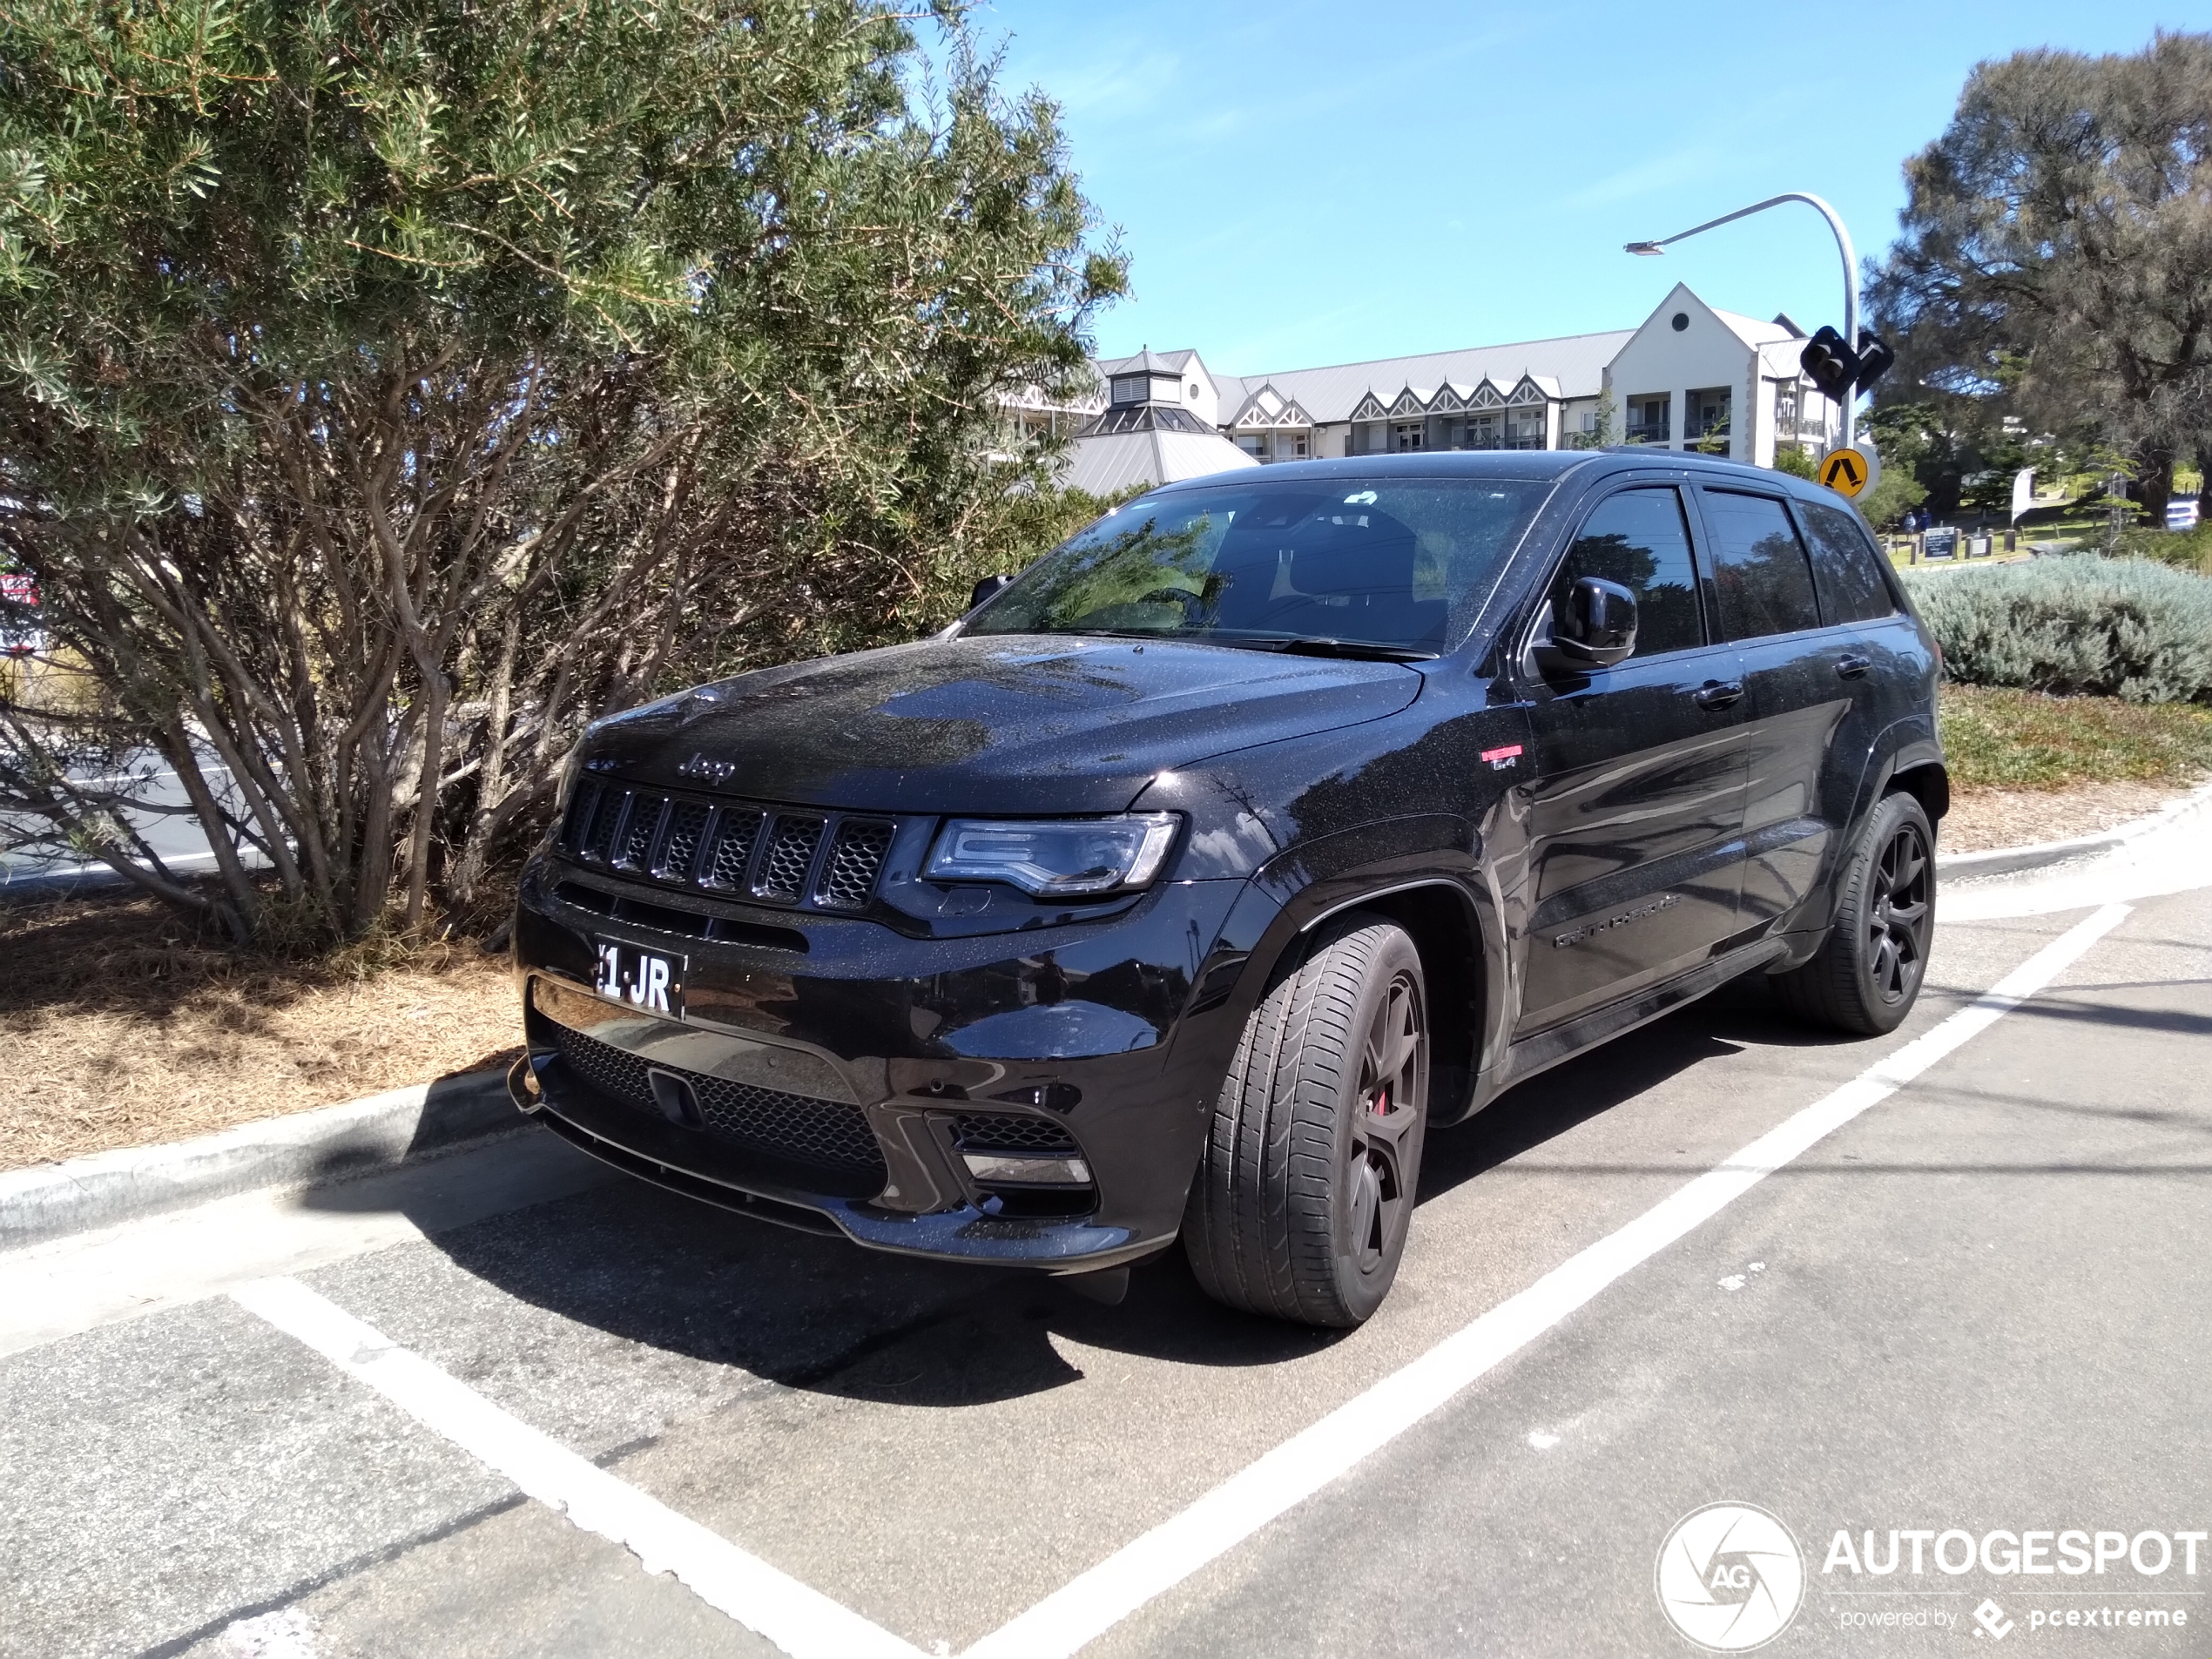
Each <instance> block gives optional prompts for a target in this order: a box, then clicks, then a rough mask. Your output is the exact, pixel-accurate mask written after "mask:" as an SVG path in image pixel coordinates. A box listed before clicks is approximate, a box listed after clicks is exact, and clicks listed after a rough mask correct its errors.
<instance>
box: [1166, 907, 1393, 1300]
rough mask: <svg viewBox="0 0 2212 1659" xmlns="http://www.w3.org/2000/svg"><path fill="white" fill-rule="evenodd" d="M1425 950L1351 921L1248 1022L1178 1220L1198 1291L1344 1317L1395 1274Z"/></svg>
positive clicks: (1326, 937) (1389, 931)
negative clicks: (1183, 1209)
mask: <svg viewBox="0 0 2212 1659" xmlns="http://www.w3.org/2000/svg"><path fill="white" fill-rule="evenodd" d="M1428 1058H1429V1051H1428V1005H1427V989H1426V981H1425V980H1424V978H1423V976H1422V974H1421V959H1420V952H1419V951H1418V950H1416V949H1415V948H1413V941H1412V940H1411V939H1410V938H1408V937H1407V936H1406V934H1405V933H1404V932H1403V931H1402V930H1401V929H1399V927H1395V926H1393V924H1391V923H1389V922H1387V921H1380V920H1378V919H1376V918H1374V917H1372V916H1366V917H1363V916H1352V917H1348V918H1346V919H1345V921H1342V922H1340V923H1338V924H1336V925H1335V926H1333V927H1331V929H1330V930H1329V931H1328V932H1327V933H1325V934H1323V935H1322V937H1321V938H1320V939H1319V940H1318V941H1316V943H1315V944H1314V947H1313V948H1312V951H1311V952H1310V953H1309V954H1308V955H1307V956H1306V959H1305V962H1304V963H1303V964H1302V965H1301V966H1300V967H1299V968H1298V971H1297V972H1296V973H1294V974H1291V975H1290V976H1289V977H1287V978H1285V980H1284V981H1282V982H1281V983H1280V984H1278V985H1277V986H1276V987H1275V988H1273V989H1272V990H1271V991H1270V992H1269V993H1268V994H1267V995H1266V996H1265V998H1264V999H1263V1000H1262V1001H1261V1002H1260V1005H1259V1006H1258V1008H1255V1009H1253V1010H1252V1015H1251V1019H1250V1020H1249V1021H1247V1022H1245V1026H1244V1037H1243V1039H1242V1041H1240V1042H1238V1047H1237V1057H1236V1059H1235V1061H1234V1062H1232V1063H1231V1066H1230V1069H1229V1076H1227V1078H1226V1079H1224V1082H1223V1083H1222V1086H1221V1095H1220V1097H1219V1098H1218V1099H1217V1101H1216V1103H1215V1105H1214V1112H1213V1120H1212V1123H1211V1129H1210V1132H1209V1134H1208V1136H1207V1143H1206V1151H1205V1156H1204V1158H1203V1159H1202V1160H1201V1161H1200V1163H1199V1166H1198V1175H1197V1180H1196V1181H1195V1182H1193V1183H1192V1184H1191V1189H1190V1202H1189V1204H1188V1206H1187V1208H1186V1211H1185V1213H1184V1226H1183V1243H1184V1251H1185V1252H1186V1253H1187V1254H1188V1255H1189V1256H1190V1265H1191V1269H1192V1271H1194V1272H1196V1273H1197V1278H1198V1283H1199V1284H1200V1285H1202V1286H1203V1287H1204V1290H1205V1291H1206V1294H1207V1295H1209V1296H1211V1297H1212V1298H1215V1299H1216V1300H1217V1301H1219V1302H1224V1303H1226V1304H1227V1305H1229V1306H1231V1307H1234V1308H1242V1309H1244V1310H1245V1311H1246V1312H1251V1313H1264V1314H1268V1315H1270V1316H1271V1317H1273V1318H1280V1319H1294V1320H1298V1321H1299V1322H1301V1323H1304V1324H1306V1325H1331V1326H1339V1327H1341V1326H1349V1325H1359V1324H1360V1323H1361V1322H1363V1321H1364V1320H1365V1319H1366V1318H1367V1317H1368V1316H1369V1315H1370V1314H1372V1313H1373V1312H1374V1311H1375V1310H1376V1308H1378V1307H1379V1306H1380V1305H1382V1299H1383V1298H1384V1296H1385V1295H1386V1294H1387V1293H1388V1292H1389V1290H1390V1286H1391V1283H1392V1281H1393V1279H1394V1278H1396V1277H1397V1273H1398V1263H1399V1257H1400V1256H1401V1255H1402V1254H1403V1253H1404V1251H1405V1248H1406V1231H1407V1228H1408V1226H1409V1224H1411V1222H1412V1219H1413V1194H1414V1190H1415V1187H1416V1185H1417V1184H1418V1183H1419V1181H1420V1164H1421V1147H1422V1143H1423V1140H1424V1137H1425V1131H1426V1127H1427V1112H1428Z"/></svg>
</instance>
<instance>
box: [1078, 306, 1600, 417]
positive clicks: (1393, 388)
mask: <svg viewBox="0 0 2212 1659" xmlns="http://www.w3.org/2000/svg"><path fill="white" fill-rule="evenodd" d="M1633 334H1635V330H1634V329H1631V328H1617V329H1611V330H1608V331H1607V332H1606V333H1603V334H1563V335H1561V336H1560V337H1558V338H1557V339H1554V340H1528V341H1521V342H1519V343H1518V344H1514V345H1510V346H1474V347H1468V348H1467V349H1465V350H1463V351H1440V352H1424V353H1422V354H1420V355H1419V356H1415V357H1385V358H1380V359H1378V360H1377V361H1373V362H1366V363H1339V364H1337V365H1335V366H1334V367H1332V368H1293V369H1285V370H1280V371H1276V372H1271V373H1269V374H1245V375H1234V374H1216V375H1215V376H1214V377H1213V380H1214V384H1215V386H1216V387H1217V388H1219V389H1220V392H1221V396H1222V407H1223V408H1236V407H1238V405H1240V404H1242V403H1243V402H1244V399H1245V398H1246V397H1247V396H1248V395H1250V394H1251V392H1253V391H1256V390H1258V388H1260V387H1261V386H1272V387H1273V388H1275V389H1276V390H1277V391H1278V392H1279V393H1281V394H1282V395H1284V396H1285V397H1288V398H1295V399H1296V400H1297V401H1298V403H1299V404H1300V405H1302V406H1303V407H1304V408H1305V410H1306V411H1307V412H1308V413H1309V414H1310V415H1312V417H1313V418H1314V420H1315V421H1324V422H1333V421H1350V420H1355V419H1356V420H1379V419H1381V418H1382V417H1381V415H1379V414H1377V415H1354V414H1353V411H1354V409H1356V408H1359V406H1360V405H1361V403H1362V402H1363V401H1365V400H1366V398H1367V396H1368V395H1369V394H1370V393H1372V394H1374V395H1375V396H1376V397H1377V398H1378V399H1379V400H1381V401H1382V403H1383V404H1384V405H1385V406H1387V404H1388V403H1389V402H1390V401H1393V399H1395V398H1396V397H1397V395H1398V394H1399V392H1401V391H1402V390H1404V389H1405V388H1407V387H1413V388H1417V389H1419V390H1420V392H1421V394H1422V395H1423V397H1424V398H1426V397H1428V396H1429V395H1432V394H1433V393H1434V392H1435V391H1436V390H1437V389H1438V388H1441V387H1445V386H1450V387H1453V388H1456V389H1457V390H1458V391H1459V394H1460V396H1461V397H1462V398H1464V399H1466V400H1467V401H1469V402H1473V401H1475V398H1476V395H1477V394H1478V392H1479V388H1480V386H1481V383H1482V382H1483V381H1486V380H1490V381H1496V382H1497V384H1498V385H1499V386H1500V387H1501V397H1502V396H1503V395H1505V394H1506V393H1508V392H1510V391H1511V390H1512V388H1514V387H1515V386H1517V385H1519V384H1520V383H1521V377H1522V376H1523V375H1533V376H1534V377H1535V378H1536V379H1537V381H1539V383H1540V384H1545V385H1546V386H1547V389H1548V390H1549V391H1550V395H1552V396H1554V397H1566V398H1574V397H1595V396H1596V395H1597V394H1598V388H1599V386H1600V385H1601V384H1602V379H1603V375H1604V370H1605V366H1606V365H1607V364H1608V363H1609V362H1611V361H1613V356H1614V354H1615V353H1616V352H1618V351H1619V350H1620V349H1621V347H1623V346H1625V345H1627V344H1628V343H1629V338H1630V336H1631V335H1633ZM1170 355H1172V354H1170ZM1099 367H1100V368H1101V370H1102V371H1105V372H1110V367H1109V365H1107V364H1103V363H1102V364H1101V365H1099Z"/></svg>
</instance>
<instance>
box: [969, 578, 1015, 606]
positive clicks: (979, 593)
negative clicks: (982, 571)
mask: <svg viewBox="0 0 2212 1659" xmlns="http://www.w3.org/2000/svg"><path fill="white" fill-rule="evenodd" d="M1013 580H1014V578H1013V577H1010V576H987V577H984V578H983V579H982V580H981V582H978V583H976V584H975V590H974V592H973V593H971V594H969V595H968V609H969V610H974V609H975V607H976V606H977V605H980V604H982V603H983V601H984V600H986V599H988V598H991V597H994V596H995V595H996V594H997V592H998V591H999V590H1000V589H1001V588H1003V587H1005V586H1006V585H1007V583H1009V582H1011V581H1013Z"/></svg>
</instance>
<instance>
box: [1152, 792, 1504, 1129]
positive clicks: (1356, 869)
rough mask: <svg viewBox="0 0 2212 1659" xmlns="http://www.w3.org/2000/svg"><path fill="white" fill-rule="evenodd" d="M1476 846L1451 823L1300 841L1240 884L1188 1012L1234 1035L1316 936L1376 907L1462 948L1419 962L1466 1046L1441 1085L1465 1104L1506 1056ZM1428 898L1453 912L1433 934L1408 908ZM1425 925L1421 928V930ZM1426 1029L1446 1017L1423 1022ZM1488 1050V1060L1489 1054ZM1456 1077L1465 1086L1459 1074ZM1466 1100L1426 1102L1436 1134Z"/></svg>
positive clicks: (1499, 971) (1443, 819)
mask: <svg viewBox="0 0 2212 1659" xmlns="http://www.w3.org/2000/svg"><path fill="white" fill-rule="evenodd" d="M1482 851H1483V849H1482V838H1481V835H1480V832H1479V831H1478V830H1477V829H1476V827H1475V826H1474V825H1473V824H1472V823H1470V822H1469V821H1468V820H1467V819H1464V818H1461V817H1460V816H1458V815H1457V814H1454V813H1422V814H1418V815H1413V816H1409V817H1404V818H1395V819H1382V820H1380V821H1378V822H1376V823H1372V824H1365V825H1361V826H1358V827H1356V828H1353V829H1349V830H1341V831H1339V832H1336V833H1333V834H1330V835H1325V836H1319V837H1317V838H1315V839H1314V840H1310V841H1302V842H1299V843H1298V844H1297V845H1295V846H1291V847H1289V848H1287V849H1285V851H1284V852H1281V853H1278V854H1276V855H1275V856H1274V857H1272V858H1271V859H1269V860H1267V862H1266V863H1264V865H1262V866H1261V867H1259V869H1258V870H1257V871H1255V872H1254V873H1253V874H1252V875H1251V878H1250V880H1248V881H1247V882H1246V884H1245V887H1244V891H1243V892H1242V893H1240V894H1238V897H1237V900H1236V902H1235V903H1234V904H1233V905H1232V906H1231V908H1230V913H1229V916H1228V918H1227V919H1226V920H1225V921H1224V922H1223V924H1222V927H1221V930H1220V933H1219V935H1218V936H1217V940H1216V941H1215V945H1214V948H1213V950H1212V951H1211V953H1209V956H1208V961H1207V962H1206V964H1205V967H1204V970H1203V971H1202V973H1201V974H1200V976H1199V979H1198V982H1197V989H1196V990H1195V992H1194V993H1193V997H1192V1001H1191V1003H1190V1008H1189V1012H1190V1013H1192V1014H1197V1013H1201V1012H1211V1011H1215V1010H1218V1011H1219V1012H1220V1013H1221V1014H1222V1015H1226V1016H1227V1022H1228V1023H1229V1024H1230V1026H1231V1028H1232V1029H1233V1030H1235V1031H1236V1032H1238V1033H1241V1032H1242V1030H1243V1028H1244V1022H1245V1021H1246V1020H1248V1019H1250V1018H1251V1012H1252V1010H1253V1009H1254V1008H1257V1007H1258V1004H1259V1002H1260V1000H1261V999H1262V998H1263V997H1264V995H1266V994H1267V992H1268V991H1269V990H1271V988H1273V987H1274V986H1275V985H1276V984H1277V983H1278V981H1280V979H1281V978H1282V976H1283V975H1284V974H1285V973H1288V972H1291V971H1294V970H1295V969H1296V968H1297V967H1298V964H1299V963H1300V962H1302V961H1305V954H1306V951H1307V949H1308V948H1310V947H1311V945H1312V941H1313V939H1314V937H1315V936H1316V934H1318V932H1319V930H1320V929H1321V927H1323V926H1324V925H1325V923H1326V922H1328V921H1330V920H1331V919H1332V917H1336V916H1339V915H1342V914H1345V912H1347V911H1352V910H1357V909H1359V908H1362V907H1369V906H1379V907H1383V908H1386V909H1387V910H1390V911H1391V912H1393V914H1395V915H1396V916H1397V918H1398V919H1399V920H1400V921H1406V922H1409V923H1410V927H1409V930H1410V931H1414V932H1415V933H1416V934H1417V936H1418V935H1420V934H1426V935H1427V938H1428V941H1430V942H1431V944H1432V945H1433V944H1434V943H1435V942H1437V941H1444V940H1451V939H1462V940H1467V939H1471V940H1472V941H1473V942H1474V951H1473V954H1472V957H1471V959H1464V953H1462V959H1459V960H1454V959H1451V958H1448V957H1447V958H1446V959H1442V960H1439V961H1433V962H1426V957H1427V955H1428V952H1427V951H1426V950H1425V951H1424V957H1425V963H1426V966H1427V967H1428V968H1429V972H1430V978H1431V981H1432V993H1431V995H1432V1001H1435V999H1436V998H1437V997H1438V996H1439V995H1447V996H1449V997H1450V998H1451V1001H1452V1002H1453V1005H1454V1007H1455V1008H1456V1009H1457V1010H1458V1011H1460V1012H1461V1013H1462V1015H1463V1017H1464V1018H1465V1020H1466V1023H1467V1028H1468V1031H1469V1035H1470V1036H1471V1037H1472V1038H1473V1041H1472V1042H1471V1043H1470V1044H1469V1045H1468V1052H1467V1055H1466V1056H1465V1059H1464V1063H1462V1062H1460V1061H1459V1060H1457V1059H1453V1060H1450V1061H1447V1081H1449V1082H1451V1083H1452V1085H1453V1087H1455V1088H1457V1089H1460V1092H1462V1093H1463V1094H1466V1093H1467V1091H1471V1089H1472V1088H1473V1085H1474V1078H1475V1076H1478V1075H1480V1073H1481V1072H1482V1071H1483V1070H1485V1069H1487V1067H1488V1066H1490V1065H1492V1064H1494V1063H1495V1061H1496V1059H1497V1058H1498V1056H1499V1055H1501V1054H1502V1052H1503V1042H1504V1033H1505V1031H1506V1029H1507V1024H1508V1022H1507V1020H1506V1019H1505V1017H1504V1006H1503V1005H1504V1000H1505V995H1506V990H1507V985H1508V983H1509V978H1510V976H1509V974H1507V970H1506V954H1505V929H1504V926H1503V923H1502V921H1501V917H1500V907H1499V902H1498V895H1497V893H1496V890H1495V887H1494V880H1493V877H1492V875H1491V873H1490V872H1489V871H1488V870H1487V868H1486V867H1485V866H1484V862H1483V856H1482ZM1424 894H1434V895H1436V900H1438V901H1440V903H1442V904H1445V905H1448V906H1449V907H1450V909H1448V910H1443V911H1440V912H1439V913H1436V919H1435V921H1434V922H1433V924H1429V923H1428V916H1427V915H1426V914H1424V913H1423V912H1422V911H1421V910H1418V909H1415V908H1413V907H1416V906H1420V905H1424V904H1426V902H1428V901H1427V900H1424V898H1423V897H1422V895H1424ZM1425 924H1428V925H1425ZM1431 1023H1432V1030H1436V1029H1439V1028H1441V1027H1442V1026H1443V1025H1444V1023H1445V1020H1444V1019H1443V1018H1439V1017H1433V1018H1432V1022H1431ZM1494 1051H1495V1052H1494ZM1461 1070H1464V1071H1465V1072H1466V1074H1467V1075H1466V1076H1465V1077H1464V1078H1463V1079H1462V1078H1460V1077H1459V1076H1458V1075H1457V1074H1458V1072H1460V1071H1461ZM1468 1104H1469V1101H1467V1100H1466V1099H1462V1100H1460V1101H1454V1102H1449V1103H1447V1102H1446V1101H1443V1100H1435V1101H1433V1102H1432V1112H1433V1116H1432V1119H1431V1122H1432V1123H1433V1124H1448V1123H1454V1122H1457V1121H1458V1120H1459V1119H1460V1117H1462V1116H1465V1115H1466V1109H1467V1105H1468Z"/></svg>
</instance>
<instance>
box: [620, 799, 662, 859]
mask: <svg viewBox="0 0 2212 1659" xmlns="http://www.w3.org/2000/svg"><path fill="white" fill-rule="evenodd" d="M667 813H668V797H667V796H665V795H661V794H656V793H653V792H651V791H647V790H635V791H632V792H631V797H630V811H629V813H627V814H626V815H625V816H624V819H623V820H622V829H621V832H620V833H619V834H618V835H617V839H616V844H615V856H614V860H613V863H614V867H615V868H616V869H617V870H643V869H644V868H646V867H647V866H648V864H649V863H650V862H651V859H652V854H653V842H654V840H656V839H657V838H658V836H659V834H660V824H661V819H663V818H664V817H665V816H667Z"/></svg>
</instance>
